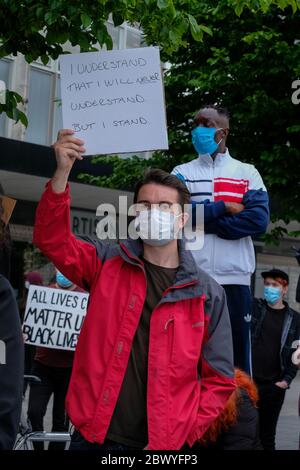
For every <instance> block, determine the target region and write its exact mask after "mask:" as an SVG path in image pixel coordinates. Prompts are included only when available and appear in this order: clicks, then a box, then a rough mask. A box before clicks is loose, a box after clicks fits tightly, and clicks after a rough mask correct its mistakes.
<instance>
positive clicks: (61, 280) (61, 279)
mask: <svg viewBox="0 0 300 470" xmlns="http://www.w3.org/2000/svg"><path fill="white" fill-rule="evenodd" d="M56 282H57V284H58V285H59V287H62V288H63V289H67V288H68V287H71V286H72V285H73V282H72V281H69V279H67V278H66V277H65V276H64V275H63V274H62V273H60V272H59V271H57V273H56Z"/></svg>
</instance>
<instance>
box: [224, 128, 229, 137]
mask: <svg viewBox="0 0 300 470" xmlns="http://www.w3.org/2000/svg"><path fill="white" fill-rule="evenodd" d="M223 132H224V137H226V138H227V137H228V135H229V128H228V127H226V128H225V129H223Z"/></svg>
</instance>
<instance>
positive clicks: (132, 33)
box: [126, 26, 141, 49]
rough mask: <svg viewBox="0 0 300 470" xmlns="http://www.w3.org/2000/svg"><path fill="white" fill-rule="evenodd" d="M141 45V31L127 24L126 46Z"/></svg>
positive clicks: (131, 47)
mask: <svg viewBox="0 0 300 470" xmlns="http://www.w3.org/2000/svg"><path fill="white" fill-rule="evenodd" d="M135 47H141V32H140V31H139V30H138V29H134V28H130V27H128V26H127V38H126V48H127V49H133V48H135Z"/></svg>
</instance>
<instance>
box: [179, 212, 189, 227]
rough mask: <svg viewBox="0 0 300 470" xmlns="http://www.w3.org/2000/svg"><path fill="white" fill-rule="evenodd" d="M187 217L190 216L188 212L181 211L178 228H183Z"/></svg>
mask: <svg viewBox="0 0 300 470" xmlns="http://www.w3.org/2000/svg"><path fill="white" fill-rule="evenodd" d="M189 218H190V214H189V213H188V212H182V214H181V217H180V219H179V220H180V228H183V227H184V226H185V225H186V223H187V221H188V220H189Z"/></svg>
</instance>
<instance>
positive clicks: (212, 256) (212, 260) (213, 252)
mask: <svg viewBox="0 0 300 470" xmlns="http://www.w3.org/2000/svg"><path fill="white" fill-rule="evenodd" d="M212 185H213V187H212V197H213V202H214V201H215V160H213V163H212ZM211 238H212V250H211V272H210V274H211V275H212V274H213V273H214V271H215V239H216V235H214V236H212V237H211Z"/></svg>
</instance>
